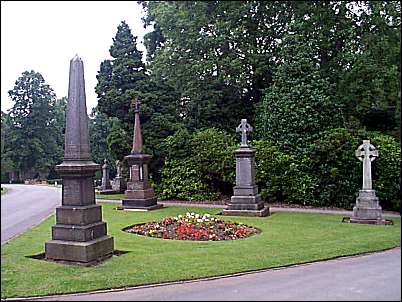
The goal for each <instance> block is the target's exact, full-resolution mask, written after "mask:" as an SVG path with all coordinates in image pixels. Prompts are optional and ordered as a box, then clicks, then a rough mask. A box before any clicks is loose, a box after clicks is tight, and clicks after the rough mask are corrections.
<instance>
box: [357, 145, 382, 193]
mask: <svg viewBox="0 0 402 302" xmlns="http://www.w3.org/2000/svg"><path fill="white" fill-rule="evenodd" d="M355 154H356V156H357V158H358V159H359V160H360V161H362V162H363V190H372V180H371V162H372V161H373V160H375V159H376V157H378V151H377V150H376V149H375V147H374V146H373V145H372V144H370V141H369V140H363V144H361V145H360V146H359V147H358V148H357V150H356V152H355Z"/></svg>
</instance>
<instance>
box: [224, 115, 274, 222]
mask: <svg viewBox="0 0 402 302" xmlns="http://www.w3.org/2000/svg"><path fill="white" fill-rule="evenodd" d="M252 131H253V128H252V127H251V126H250V125H249V124H248V123H247V120H246V119H242V120H241V123H240V125H239V126H238V127H237V128H236V132H240V134H241V143H240V148H239V149H237V150H235V151H234V155H235V157H236V186H235V187H234V188H233V192H234V194H233V196H232V197H231V199H230V202H229V204H228V206H227V208H226V209H225V210H223V211H222V214H223V215H233V216H237V215H240V216H267V215H269V214H270V213H269V208H268V207H267V206H265V205H264V202H263V201H262V200H261V196H260V194H258V187H257V185H256V184H255V150H253V149H251V148H250V147H249V146H248V144H247V135H249V134H250V132H252Z"/></svg>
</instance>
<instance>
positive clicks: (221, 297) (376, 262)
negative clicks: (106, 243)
mask: <svg viewBox="0 0 402 302" xmlns="http://www.w3.org/2000/svg"><path fill="white" fill-rule="evenodd" d="M35 300H41V301H257V300H260V301H400V300H401V249H400V248H395V249H392V250H388V251H385V252H379V253H373V254H366V255H363V256H354V257H344V258H338V259H333V260H329V261H322V262H315V263H310V264H304V265H296V266H292V267H288V268H281V269H271V270H266V271H260V272H255V273H248V274H242V275H237V276H229V277H225V278H212V279H204V280H198V281H190V282H177V283H172V284H164V285H154V286H143V287H137V288H128V289H125V290H117V291H116V290H115V291H105V292H93V293H83V294H74V295H64V296H49V297H45V298H39V299H35Z"/></svg>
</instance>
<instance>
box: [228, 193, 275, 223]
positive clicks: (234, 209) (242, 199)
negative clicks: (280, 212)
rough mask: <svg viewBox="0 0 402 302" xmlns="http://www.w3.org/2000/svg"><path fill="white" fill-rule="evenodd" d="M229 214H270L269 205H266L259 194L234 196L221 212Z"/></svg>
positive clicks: (261, 215)
mask: <svg viewBox="0 0 402 302" xmlns="http://www.w3.org/2000/svg"><path fill="white" fill-rule="evenodd" d="M221 214H222V215H227V216H258V217H264V216H269V215H270V211H269V207H268V206H265V205H264V202H263V201H261V197H260V195H259V194H257V195H254V196H232V198H231V200H230V203H229V204H228V206H227V208H226V209H225V210H223V211H222V212H221Z"/></svg>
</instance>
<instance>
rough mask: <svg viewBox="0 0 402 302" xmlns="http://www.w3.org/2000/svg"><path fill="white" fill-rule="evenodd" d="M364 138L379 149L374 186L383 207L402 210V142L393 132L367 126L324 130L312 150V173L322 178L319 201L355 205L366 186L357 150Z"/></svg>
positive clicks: (327, 203)
mask: <svg viewBox="0 0 402 302" xmlns="http://www.w3.org/2000/svg"><path fill="white" fill-rule="evenodd" d="M363 139H370V142H371V143H372V144H373V145H374V146H375V147H376V148H377V149H378V150H379V158H378V159H377V160H376V161H374V162H373V165H372V171H373V189H375V190H376V193H377V196H378V197H379V198H380V204H381V206H382V207H383V209H389V210H399V207H400V201H399V199H400V190H399V177H400V174H399V167H400V145H399V143H398V142H397V141H396V140H395V139H394V138H392V137H391V136H388V135H384V134H378V133H374V132H368V131H364V130H358V131H356V130H348V129H344V128H336V129H331V130H327V131H324V132H322V133H321V134H320V137H319V139H317V140H316V141H315V142H314V144H311V146H310V148H309V150H308V151H307V152H308V154H309V155H310V156H311V166H310V174H312V175H314V176H315V179H317V180H319V186H318V190H317V192H316V199H317V203H318V204H321V205H332V206H337V207H342V208H348V209H351V208H352V207H353V205H354V204H355V200H356V196H357V194H358V192H359V189H361V186H362V169H363V168H362V164H361V162H360V161H359V160H358V159H357V158H356V157H355V150H356V149H357V147H358V146H359V145H360V144H362V141H363Z"/></svg>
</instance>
